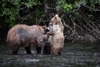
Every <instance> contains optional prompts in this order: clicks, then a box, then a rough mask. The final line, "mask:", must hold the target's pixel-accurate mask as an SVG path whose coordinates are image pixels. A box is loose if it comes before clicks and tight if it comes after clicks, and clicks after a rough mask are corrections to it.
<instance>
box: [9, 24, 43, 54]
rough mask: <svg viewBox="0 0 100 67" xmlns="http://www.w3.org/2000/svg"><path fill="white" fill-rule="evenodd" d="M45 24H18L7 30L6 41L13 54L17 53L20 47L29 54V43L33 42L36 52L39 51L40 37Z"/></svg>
mask: <svg viewBox="0 0 100 67" xmlns="http://www.w3.org/2000/svg"><path fill="white" fill-rule="evenodd" d="M44 28H45V26H38V25H32V26H27V25H24V24H18V25H16V26H14V27H12V28H11V29H10V30H9V31H8V35H7V42H8V44H9V45H10V47H11V49H12V53H13V54H17V53H18V50H19V48H20V47H24V48H25V50H26V52H27V54H31V51H30V44H32V43H35V47H36V50H37V53H41V45H43V44H42V43H40V38H41V36H42V35H43V34H44Z"/></svg>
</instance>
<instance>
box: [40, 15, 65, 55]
mask: <svg viewBox="0 0 100 67" xmlns="http://www.w3.org/2000/svg"><path fill="white" fill-rule="evenodd" d="M51 27H52V28H51ZM46 29H48V30H50V31H49V32H47V34H46V35H42V39H41V42H44V41H47V42H49V43H50V49H51V51H52V53H53V54H55V55H61V52H62V48H63V47H64V34H63V31H64V27H63V24H62V22H61V19H60V18H59V16H58V15H55V16H54V17H53V18H52V19H51V21H50V23H49V27H47V28H46ZM45 50H47V47H46V48H44V51H45ZM46 52H48V51H46ZM49 53H50V51H49Z"/></svg>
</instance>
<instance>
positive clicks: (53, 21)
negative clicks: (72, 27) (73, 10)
mask: <svg viewBox="0 0 100 67" xmlns="http://www.w3.org/2000/svg"><path fill="white" fill-rule="evenodd" d="M59 23H61V19H60V18H59V16H58V14H56V15H55V16H54V17H53V18H52V19H51V21H50V23H49V24H52V25H56V24H59Z"/></svg>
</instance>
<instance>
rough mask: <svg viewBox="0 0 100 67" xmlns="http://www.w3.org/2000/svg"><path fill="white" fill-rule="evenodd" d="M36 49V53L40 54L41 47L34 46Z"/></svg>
mask: <svg viewBox="0 0 100 67" xmlns="http://www.w3.org/2000/svg"><path fill="white" fill-rule="evenodd" d="M36 51H37V54H41V47H40V46H36Z"/></svg>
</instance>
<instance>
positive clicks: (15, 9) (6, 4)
mask: <svg viewBox="0 0 100 67" xmlns="http://www.w3.org/2000/svg"><path fill="white" fill-rule="evenodd" d="M0 5H1V8H0V10H1V11H0V16H1V17H6V18H5V20H4V22H6V23H9V25H10V26H11V27H12V26H14V25H15V22H16V21H17V19H18V18H20V14H19V9H20V7H22V6H26V7H27V8H32V6H36V5H41V3H40V1H38V0H28V1H21V0H1V1H0Z"/></svg>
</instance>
